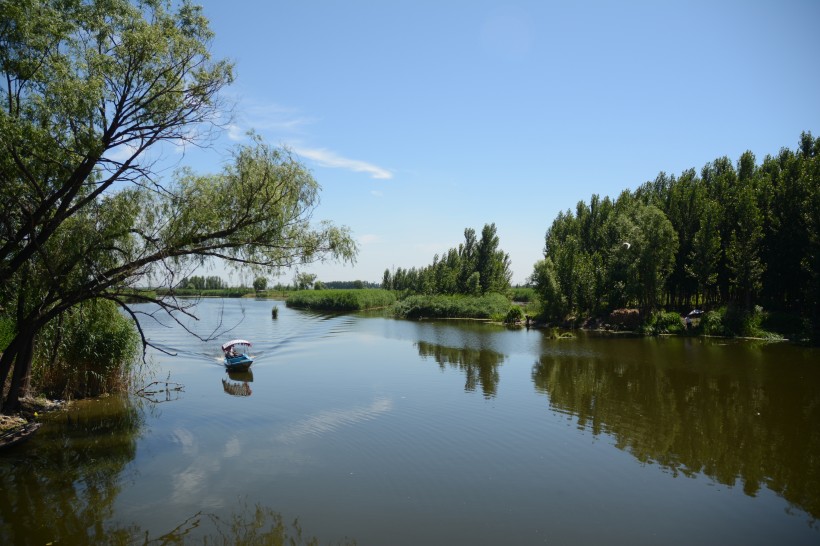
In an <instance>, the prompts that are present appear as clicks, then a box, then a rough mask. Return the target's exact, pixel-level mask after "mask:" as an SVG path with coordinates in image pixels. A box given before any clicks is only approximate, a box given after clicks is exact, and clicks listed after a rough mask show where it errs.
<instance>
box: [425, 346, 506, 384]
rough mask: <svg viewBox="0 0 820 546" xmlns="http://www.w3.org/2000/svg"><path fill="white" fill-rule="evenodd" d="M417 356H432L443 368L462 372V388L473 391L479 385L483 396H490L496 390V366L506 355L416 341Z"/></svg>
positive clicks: (497, 377)
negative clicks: (463, 377)
mask: <svg viewBox="0 0 820 546" xmlns="http://www.w3.org/2000/svg"><path fill="white" fill-rule="evenodd" d="M416 346H417V347H418V350H419V356H422V357H424V358H428V357H432V358H433V359H435V361H436V362H437V363H438V365H439V367H440V368H441V369H442V370H443V369H445V368H446V367H447V366H450V367H451V368H456V369H458V370H461V371H463V372H464V375H465V383H464V390H466V391H468V392H473V391H475V390H476V388H478V387H481V391H482V393H483V394H484V397H485V398H492V397H494V396H495V395H496V393H497V392H498V380H499V374H498V367H499V366H500V365H501V364H502V363H503V362H504V360H505V359H506V356H505V355H503V354H501V353H498V352H496V351H493V350H490V349H472V348H469V347H445V346H443V345H436V344H433V343H427V342H425V341H418V342H416Z"/></svg>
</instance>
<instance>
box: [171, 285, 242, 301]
mask: <svg viewBox="0 0 820 546" xmlns="http://www.w3.org/2000/svg"><path fill="white" fill-rule="evenodd" d="M155 292H156V293H157V294H158V295H159V296H166V295H174V296H176V297H191V298H198V297H203V298H241V297H243V296H247V295H248V294H253V293H254V291H253V289H251V288H242V287H236V288H219V289H215V290H198V289H195V288H177V289H168V288H157V289H156V290H155Z"/></svg>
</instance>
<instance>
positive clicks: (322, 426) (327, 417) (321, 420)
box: [276, 398, 393, 444]
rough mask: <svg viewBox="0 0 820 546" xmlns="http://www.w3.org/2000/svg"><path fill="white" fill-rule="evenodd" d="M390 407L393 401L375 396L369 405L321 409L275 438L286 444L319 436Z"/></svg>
mask: <svg viewBox="0 0 820 546" xmlns="http://www.w3.org/2000/svg"><path fill="white" fill-rule="evenodd" d="M392 408H393V403H392V402H391V401H390V400H388V399H387V398H376V399H375V400H373V402H372V403H371V404H370V405H369V406H364V407H362V406H359V407H354V408H350V409H338V410H328V411H322V412H319V413H315V414H313V415H310V416H308V417H307V418H305V419H303V420H301V421H298V422H296V423H294V424H293V425H291V426H290V427H289V428H288V429H286V430H285V431H284V432H282V433H281V434H279V435H278V437H277V438H276V439H277V440H278V441H280V442H283V443H286V444H290V443H294V442H296V441H297V440H300V439H302V438H304V437H307V436H320V435H322V434H325V433H329V432H335V431H337V430H339V429H342V428H344V427H348V426H352V425H356V424H358V423H362V422H364V421H372V420H373V419H376V418H377V417H379V416H381V415H383V414H385V413H388V412H389V411H390V410H391V409H392Z"/></svg>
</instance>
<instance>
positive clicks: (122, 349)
mask: <svg viewBox="0 0 820 546" xmlns="http://www.w3.org/2000/svg"><path fill="white" fill-rule="evenodd" d="M138 354H139V334H138V333H137V330H136V328H135V327H134V323H133V321H131V320H130V319H128V318H126V317H125V316H123V315H122V313H120V312H119V309H118V308H117V306H116V304H114V303H113V302H111V301H108V300H92V301H88V302H85V303H82V304H80V305H77V306H75V307H73V308H71V309H69V310H68V311H66V312H65V313H63V314H62V315H61V316H60V317H58V318H57V319H54V320H52V321H51V322H50V323H49V324H48V325H46V327H45V328H44V330H43V331H42V333H41V334H40V336H39V337H38V338H37V342H36V347H35V359H34V362H33V364H32V377H33V380H34V386H35V388H36V389H38V390H39V391H40V392H42V393H44V394H46V395H48V396H54V397H65V398H68V397H77V398H82V397H86V396H97V395H99V394H102V393H105V392H115V391H121V390H125V389H126V388H127V386H128V381H129V379H130V372H131V368H132V365H133V364H134V362H135V361H136V358H137V356H138Z"/></svg>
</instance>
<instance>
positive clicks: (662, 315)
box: [641, 311, 684, 335]
mask: <svg viewBox="0 0 820 546" xmlns="http://www.w3.org/2000/svg"><path fill="white" fill-rule="evenodd" d="M641 329H642V331H643V332H644V333H646V334H653V335H657V334H679V333H681V332H683V331H684V326H683V324H682V322H681V318H680V315H679V314H678V313H675V312H673V311H659V312H657V313H652V314H651V315H650V316H649V319H648V320H647V321H646V322H645V323H644V324H643V325H642V326H641Z"/></svg>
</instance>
